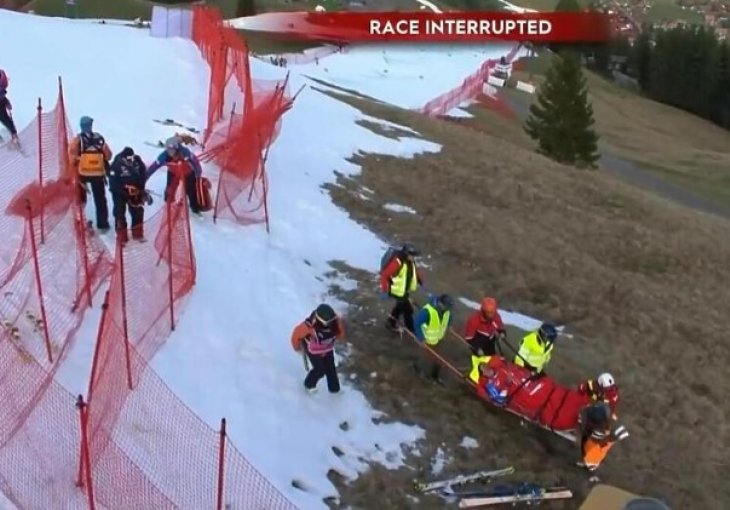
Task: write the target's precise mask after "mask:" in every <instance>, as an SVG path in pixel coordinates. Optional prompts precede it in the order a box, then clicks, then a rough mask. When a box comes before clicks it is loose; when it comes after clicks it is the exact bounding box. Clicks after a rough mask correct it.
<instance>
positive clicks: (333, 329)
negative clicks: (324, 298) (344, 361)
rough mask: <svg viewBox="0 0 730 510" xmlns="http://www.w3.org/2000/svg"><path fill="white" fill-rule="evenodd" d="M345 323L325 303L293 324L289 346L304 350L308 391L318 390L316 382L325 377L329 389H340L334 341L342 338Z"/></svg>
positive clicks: (335, 390) (332, 391)
mask: <svg viewBox="0 0 730 510" xmlns="http://www.w3.org/2000/svg"><path fill="white" fill-rule="evenodd" d="M344 337H345V326H344V324H343V322H342V319H341V318H340V317H339V316H338V315H337V314H336V313H335V311H334V310H333V309H332V307H331V306H330V305H328V304H325V303H323V304H321V305H319V306H318V307H317V308H316V309H315V310H314V311H313V312H312V313H311V314H310V315H309V317H307V318H306V319H304V321H302V322H301V323H300V324H298V325H297V327H295V328H294V331H293V333H292V339H291V342H292V346H293V347H294V349H295V350H296V351H302V349H303V352H304V355H305V356H306V357H307V359H308V360H309V362H310V363H311V370H309V372H308V373H307V376H306V378H305V379H304V388H305V389H306V390H307V391H309V392H310V393H314V392H315V391H317V383H318V382H319V381H320V379H322V378H323V377H326V378H327V389H328V390H329V392H330V393H339V391H340V380H339V377H338V375H337V367H336V366H335V342H336V341H337V340H344Z"/></svg>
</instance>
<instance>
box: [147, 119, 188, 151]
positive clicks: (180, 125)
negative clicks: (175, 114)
mask: <svg viewBox="0 0 730 510" xmlns="http://www.w3.org/2000/svg"><path fill="white" fill-rule="evenodd" d="M152 121H153V122H156V123H158V124H162V125H163V126H174V127H177V128H181V129H184V130H185V131H188V132H189V133H193V134H196V135H199V134H200V130H199V129H197V128H194V127H190V126H186V125H185V124H183V123H181V122H178V121H176V120H174V119H152ZM183 138H184V140H183V143H185V144H186V145H190V144H191V143H192V142H195V143H192V144H193V145H199V143H198V141H197V140H195V138H193V137H192V136H190V135H185V136H183ZM145 144H146V145H149V146H150V147H156V148H158V149H162V148H164V147H165V142H163V141H162V140H157V141H156V142H150V141H146V142H145Z"/></svg>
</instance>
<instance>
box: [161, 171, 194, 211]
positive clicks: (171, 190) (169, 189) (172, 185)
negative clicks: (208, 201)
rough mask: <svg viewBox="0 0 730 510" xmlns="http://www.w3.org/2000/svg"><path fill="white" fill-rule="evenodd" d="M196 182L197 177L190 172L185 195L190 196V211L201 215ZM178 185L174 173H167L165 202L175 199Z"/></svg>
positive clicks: (187, 177)
mask: <svg viewBox="0 0 730 510" xmlns="http://www.w3.org/2000/svg"><path fill="white" fill-rule="evenodd" d="M195 181H196V177H195V173H194V172H190V173H188V174H187V175H186V176H185V182H184V184H185V194H186V195H187V196H188V205H189V206H190V210H191V211H193V212H194V213H199V212H200V206H199V205H198V195H197V193H196V191H195ZM178 184H179V181H178V178H177V176H176V175H175V174H174V173H173V172H167V186H166V187H165V202H170V201H172V200H174V199H175V193H176V192H177V186H178Z"/></svg>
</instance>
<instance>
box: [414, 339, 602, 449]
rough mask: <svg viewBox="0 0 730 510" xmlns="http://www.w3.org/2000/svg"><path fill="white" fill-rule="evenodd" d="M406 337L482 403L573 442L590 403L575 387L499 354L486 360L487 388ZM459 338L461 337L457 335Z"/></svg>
mask: <svg viewBox="0 0 730 510" xmlns="http://www.w3.org/2000/svg"><path fill="white" fill-rule="evenodd" d="M409 336H411V338H412V340H413V341H415V342H417V343H418V344H419V346H420V347H422V348H424V349H425V350H426V351H427V352H428V354H429V355H430V356H432V357H433V358H434V359H435V360H436V361H438V362H439V363H440V364H441V365H443V366H444V367H445V368H447V369H449V370H450V371H452V372H453V373H454V374H455V375H457V376H458V377H459V378H461V379H462V380H463V381H464V382H466V383H467V384H469V385H470V386H471V387H472V388H473V389H474V390H475V391H476V393H477V395H479V397H480V398H482V399H483V400H485V401H486V402H488V403H490V404H492V405H494V406H497V407H500V408H502V409H504V410H505V411H507V412H509V413H512V414H514V415H516V416H519V417H520V418H522V419H523V420H525V421H528V422H530V423H534V424H535V425H537V426H539V427H541V428H543V429H546V430H549V431H551V432H554V433H555V434H557V435H559V436H561V437H563V438H565V439H567V440H568V441H571V442H575V441H576V434H575V431H576V430H577V429H578V414H579V413H580V410H581V409H582V408H583V407H584V406H586V405H588V404H590V403H591V399H590V397H589V396H588V395H582V394H580V393H578V391H577V390H576V389H572V388H568V387H566V386H563V385H561V384H560V383H558V382H557V381H555V380H554V379H552V378H550V377H548V376H542V377H539V378H535V377H534V376H533V374H532V372H530V371H529V370H527V369H525V368H523V367H520V366H517V365H515V364H513V363H510V362H509V361H507V360H505V359H504V358H502V357H500V356H492V358H491V359H490V360H489V362H488V366H489V368H491V371H490V374H491V376H490V377H489V378H488V381H483V382H485V383H486V386H487V387H485V385H481V386H480V385H479V384H477V383H476V382H474V381H473V380H471V379H470V378H469V377H468V374H464V373H463V372H461V371H460V370H459V369H458V368H456V367H455V366H454V365H452V364H451V363H450V362H449V361H448V360H446V359H445V358H444V357H443V356H441V355H440V354H439V353H438V352H436V351H435V350H434V349H433V348H431V347H430V346H428V345H425V344H421V343H419V342H418V341H417V340H416V338H415V336H413V335H412V334H411V333H410V332H409ZM459 339H460V340H461V338H460V337H459ZM464 343H466V342H465V341H464ZM489 386H491V391H490V389H489Z"/></svg>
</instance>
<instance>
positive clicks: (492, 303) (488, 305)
mask: <svg viewBox="0 0 730 510" xmlns="http://www.w3.org/2000/svg"><path fill="white" fill-rule="evenodd" d="M482 312H484V315H486V316H487V317H494V314H495V313H497V300H496V299H494V298H493V297H485V298H484V299H482Z"/></svg>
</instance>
